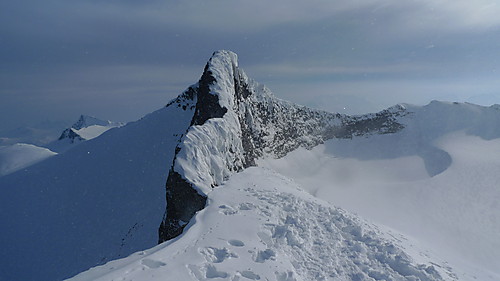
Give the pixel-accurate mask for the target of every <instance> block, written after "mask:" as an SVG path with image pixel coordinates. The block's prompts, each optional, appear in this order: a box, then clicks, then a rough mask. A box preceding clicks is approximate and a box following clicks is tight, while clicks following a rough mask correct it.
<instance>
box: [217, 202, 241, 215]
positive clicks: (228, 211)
mask: <svg viewBox="0 0 500 281" xmlns="http://www.w3.org/2000/svg"><path fill="white" fill-rule="evenodd" d="M219 209H220V210H219V213H222V214H224V215H228V216H229V215H234V214H237V213H238V210H236V209H235V208H233V207H231V206H228V205H220V206H219Z"/></svg>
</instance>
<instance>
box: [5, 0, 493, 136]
mask: <svg viewBox="0 0 500 281" xmlns="http://www.w3.org/2000/svg"><path fill="white" fill-rule="evenodd" d="M498 12H500V7H499V6H497V5H496V3H495V2H493V1H486V0H482V1H474V2H473V3H472V2H470V1H451V0H446V1H439V2H435V1H431V0H425V1H405V2H401V1H396V0H385V1H382V0H370V1H336V2H331V1H320V0H315V1H312V2H311V1H309V2H307V3H305V2H304V3H303V2H301V1H286V2H285V1H274V2H273V3H268V2H264V1H252V2H251V3H248V2H245V1H216V2H213V3H210V4H208V3H205V2H203V1H194V2H193V1H191V2H189V3H184V2H171V3H164V2H163V1H157V0H150V1H145V2H141V3H136V2H134V1H107V2H104V1H97V0H96V1H81V0H77V1H71V2H67V1H61V0H49V1H44V2H43V3H42V2H39V1H34V0H27V1H23V2H22V3H21V2H4V3H2V4H0V15H1V16H0V23H1V24H0V26H1V27H0V38H1V39H2V44H1V45H0V58H1V61H2V64H1V65H0V73H1V75H0V85H1V86H0V118H1V119H2V120H3V121H2V122H1V123H0V132H1V131H5V130H7V129H13V128H16V127H19V126H23V125H30V124H31V125H32V124H35V123H37V122H40V121H43V120H54V121H64V122H74V121H76V119H77V118H78V116H79V115H80V114H88V115H93V116H96V117H99V118H102V119H110V120H114V121H132V120H136V119H138V118H140V117H142V116H143V115H145V114H147V113H149V112H152V111H154V110H156V109H158V108H161V107H162V106H163V105H165V104H166V103H167V102H168V101H169V100H170V99H171V98H174V97H175V96H177V95H178V94H180V93H181V92H182V91H183V90H184V89H186V88H187V87H188V86H189V85H191V84H192V83H195V82H196V81H197V80H198V79H199V77H200V75H201V73H202V71H203V67H204V65H205V63H206V61H207V60H208V58H209V57H210V55H211V54H212V52H214V51H216V50H219V49H227V50H232V51H234V52H236V53H237V54H238V55H239V61H240V66H241V68H242V69H244V70H245V71H246V72H247V74H248V75H249V76H250V77H252V78H253V79H255V80H256V81H258V82H260V83H262V84H265V85H266V86H268V87H269V88H270V89H271V91H272V92H273V93H274V94H275V95H276V96H278V97H279V98H282V99H286V100H290V101H292V102H296V103H299V104H303V105H306V106H310V107H314V108H320V109H324V110H328V111H334V112H342V113H349V114H358V113H367V112H375V111H378V110H381V109H383V108H385V107H388V106H391V105H394V104H397V103H412V104H426V103H428V102H429V101H431V100H435V99H437V100H447V101H460V102H463V101H467V102H473V103H477V104H481V105H491V104H494V103H500V91H499V90H500V82H499V81H498V78H497V76H498V74H497V69H498V66H499V64H500V62H499V60H498V59H497V57H498V55H497V49H498V46H500V36H498V35H500V34H499V33H500V19H499V18H498V16H497V15H498Z"/></svg>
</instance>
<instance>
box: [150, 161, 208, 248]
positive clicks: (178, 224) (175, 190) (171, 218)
mask: <svg viewBox="0 0 500 281" xmlns="http://www.w3.org/2000/svg"><path fill="white" fill-rule="evenodd" d="M206 201H207V198H206V197H205V196H202V195H200V194H198V192H197V191H196V190H195V189H193V187H192V186H191V184H190V183H189V182H187V181H186V179H183V178H182V177H181V175H179V174H178V173H177V172H175V171H173V170H170V173H169V175H168V179H167V211H166V213H165V214H168V217H165V218H164V219H163V221H162V224H161V225H160V228H159V230H158V235H159V239H160V240H159V242H160V243H161V242H163V241H166V240H170V239H172V238H175V237H177V236H179V235H180V234H181V233H182V230H183V229H184V226H185V225H186V224H187V223H188V222H189V220H190V219H191V218H192V217H193V216H194V214H195V213H196V212H197V211H199V210H201V209H203V208H204V207H205V204H206Z"/></svg>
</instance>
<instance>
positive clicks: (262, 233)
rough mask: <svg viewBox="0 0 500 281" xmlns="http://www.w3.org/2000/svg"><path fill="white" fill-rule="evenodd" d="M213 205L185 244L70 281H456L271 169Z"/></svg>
mask: <svg viewBox="0 0 500 281" xmlns="http://www.w3.org/2000/svg"><path fill="white" fill-rule="evenodd" d="M208 202H209V203H208V205H207V207H206V208H205V209H204V210H202V211H200V212H199V213H198V214H197V215H196V216H195V218H194V219H193V221H192V222H191V223H190V224H189V225H188V230H187V231H186V232H185V233H184V234H183V235H182V236H180V237H179V238H177V239H174V240H172V241H169V242H166V243H163V244H161V245H159V246H157V247H155V248H152V249H150V250H146V251H142V252H138V253H136V254H134V255H131V256H130V257H127V258H125V259H122V260H117V261H113V262H110V263H108V264H106V265H103V266H99V267H96V268H93V269H90V270H89V271H87V272H84V273H81V274H79V275H77V276H75V277H74V278H72V279H69V280H72V281H83V280H143V281H148V280H160V279H161V280H186V281H187V280H196V281H199V280H205V281H207V280H280V281H292V280H294V281H298V280H304V281H305V280H454V277H453V272H452V271H451V269H448V270H444V269H443V268H442V267H441V265H440V264H442V262H440V261H439V260H438V259H432V258H430V257H427V261H425V262H423V263H419V262H416V261H415V259H414V258H413V257H411V256H410V255H409V254H408V253H406V252H405V250H404V249H403V248H402V247H401V246H400V245H399V242H398V241H397V239H395V238H391V236H390V235H386V236H387V237H385V236H384V235H382V230H380V229H378V228H377V227H376V226H374V225H371V224H369V223H366V222H364V221H362V220H361V219H359V218H357V217H356V216H354V215H351V214H348V213H347V212H345V211H343V210H341V209H338V208H335V207H333V206H331V205H329V204H328V203H325V202H323V201H320V200H318V199H316V198H314V197H312V196H310V195H308V194H307V193H305V192H303V191H302V190H301V189H300V188H299V186H297V185H296V184H295V183H294V182H292V181H291V180H289V179H288V178H285V177H283V176H281V175H279V174H276V173H275V172H273V171H271V170H267V169H263V168H249V169H246V170H245V171H243V172H242V173H239V174H236V175H233V176H232V177H231V178H230V180H229V181H228V182H226V183H225V184H224V185H222V186H220V187H218V188H215V189H214V190H213V191H212V192H211V193H210V194H209V195H208ZM422 252H423V251H422ZM422 257H423V255H422ZM422 257H419V259H420V260H421V259H422ZM433 264H434V265H433Z"/></svg>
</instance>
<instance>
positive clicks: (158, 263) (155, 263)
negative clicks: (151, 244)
mask: <svg viewBox="0 0 500 281" xmlns="http://www.w3.org/2000/svg"><path fill="white" fill-rule="evenodd" d="M141 263H142V264H143V265H145V266H147V267H149V268H158V267H161V266H164V265H167V264H166V263H164V262H161V261H155V260H152V259H143V260H142V261H141Z"/></svg>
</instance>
